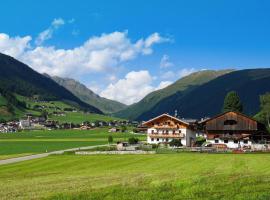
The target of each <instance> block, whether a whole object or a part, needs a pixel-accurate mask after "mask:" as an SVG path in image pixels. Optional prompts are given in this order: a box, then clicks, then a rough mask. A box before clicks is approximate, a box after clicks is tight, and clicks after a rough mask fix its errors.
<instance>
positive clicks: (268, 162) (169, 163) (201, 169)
mask: <svg viewBox="0 0 270 200" xmlns="http://www.w3.org/2000/svg"><path fill="white" fill-rule="evenodd" d="M269 183H270V155H269V154H256V155H254V154H244V155H236V154H199V153H198V154H196V153H180V154H156V155H93V156H78V155H60V156H49V157H47V158H42V159H38V160H32V161H26V162H22V163H16V164H12V165H4V166H0V194H1V198H2V199H40V198H42V199H65V200H66V199H100V200H101V199H125V200H126V199H130V200H131V199H155V200H157V199H207V200H208V199H254V200H255V199H256V200H258V199H269V198H270V184H269Z"/></svg>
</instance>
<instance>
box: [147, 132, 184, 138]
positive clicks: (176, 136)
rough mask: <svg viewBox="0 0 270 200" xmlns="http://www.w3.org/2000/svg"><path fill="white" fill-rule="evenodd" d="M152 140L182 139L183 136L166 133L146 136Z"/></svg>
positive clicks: (181, 134)
mask: <svg viewBox="0 0 270 200" xmlns="http://www.w3.org/2000/svg"><path fill="white" fill-rule="evenodd" d="M148 135H149V136H150V137H152V138H183V137H185V134H183V133H175V134H166V133H163V134H162V133H150V134H148Z"/></svg>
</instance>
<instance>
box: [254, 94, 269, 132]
mask: <svg viewBox="0 0 270 200" xmlns="http://www.w3.org/2000/svg"><path fill="white" fill-rule="evenodd" d="M260 109H261V110H260V112H259V113H258V114H257V115H256V116H255V118H256V119H257V120H258V121H259V122H261V123H263V124H265V125H267V126H268V128H269V129H270V93H266V94H264V95H261V96H260Z"/></svg>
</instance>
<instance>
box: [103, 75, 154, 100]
mask: <svg viewBox="0 0 270 200" xmlns="http://www.w3.org/2000/svg"><path fill="white" fill-rule="evenodd" d="M151 82H152V77H151V75H150V74H149V72H148V71H146V70H141V71H131V72H129V73H128V74H127V75H126V76H125V78H123V79H120V80H118V81H117V82H116V83H115V84H112V83H111V84H110V85H109V86H108V87H107V88H106V89H105V90H103V91H102V92H101V93H100V95H101V96H103V97H106V98H109V99H113V100H117V101H120V102H123V103H125V104H128V105H130V104H132V103H135V102H138V101H139V100H141V99H142V98H143V97H144V96H145V95H147V94H148V93H149V92H152V91H153V90H154V87H152V86H151V85H150V84H151Z"/></svg>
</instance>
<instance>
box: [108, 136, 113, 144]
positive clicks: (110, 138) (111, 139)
mask: <svg viewBox="0 0 270 200" xmlns="http://www.w3.org/2000/svg"><path fill="white" fill-rule="evenodd" d="M108 143H109V144H111V143H113V136H112V135H109V136H108Z"/></svg>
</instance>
